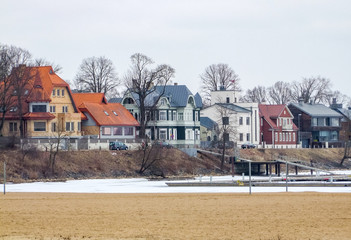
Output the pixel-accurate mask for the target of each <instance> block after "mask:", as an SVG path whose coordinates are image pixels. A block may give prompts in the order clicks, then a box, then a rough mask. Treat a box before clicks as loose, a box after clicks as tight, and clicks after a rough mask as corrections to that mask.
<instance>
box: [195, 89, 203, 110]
mask: <svg viewBox="0 0 351 240" xmlns="http://www.w3.org/2000/svg"><path fill="white" fill-rule="evenodd" d="M195 103H196V106H197V107H199V108H202V106H203V105H202V97H201V96H200V94H199V93H196V94H195Z"/></svg>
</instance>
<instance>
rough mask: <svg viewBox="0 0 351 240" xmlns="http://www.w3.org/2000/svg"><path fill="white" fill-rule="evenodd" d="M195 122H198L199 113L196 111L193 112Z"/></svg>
mask: <svg viewBox="0 0 351 240" xmlns="http://www.w3.org/2000/svg"><path fill="white" fill-rule="evenodd" d="M195 121H196V122H197V121H199V112H198V111H196V112H195Z"/></svg>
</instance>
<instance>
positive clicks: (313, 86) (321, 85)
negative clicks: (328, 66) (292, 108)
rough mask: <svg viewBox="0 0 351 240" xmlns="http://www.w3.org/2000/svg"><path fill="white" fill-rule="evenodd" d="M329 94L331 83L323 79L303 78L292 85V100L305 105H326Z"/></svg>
mask: <svg viewBox="0 0 351 240" xmlns="http://www.w3.org/2000/svg"><path fill="white" fill-rule="evenodd" d="M330 92H331V82H330V80H329V79H327V78H323V77H320V76H318V77H310V78H303V79H302V81H301V82H294V83H293V84H292V98H293V100H294V101H296V102H298V101H299V100H300V99H303V101H304V102H305V103H308V102H312V103H327V102H328V98H329V96H330Z"/></svg>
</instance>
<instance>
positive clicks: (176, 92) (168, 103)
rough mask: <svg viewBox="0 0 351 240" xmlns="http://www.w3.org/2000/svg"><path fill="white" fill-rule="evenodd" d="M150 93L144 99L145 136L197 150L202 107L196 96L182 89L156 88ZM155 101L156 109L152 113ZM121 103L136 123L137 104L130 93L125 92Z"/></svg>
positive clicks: (169, 86) (180, 86) (137, 116)
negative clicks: (145, 116) (145, 115)
mask: <svg viewBox="0 0 351 240" xmlns="http://www.w3.org/2000/svg"><path fill="white" fill-rule="evenodd" d="M154 90H155V91H154V92H153V94H151V95H149V96H148V98H147V99H145V106H146V110H147V118H148V122H147V126H146V135H147V136H148V137H149V138H150V139H151V140H159V141H167V142H169V143H170V144H172V145H173V146H176V147H180V148H182V147H194V146H199V145H200V109H201V107H202V102H201V98H199V95H193V94H192V93H191V92H190V90H189V89H188V88H187V87H186V86H185V85H167V86H165V87H164V89H163V87H160V86H158V87H155V89H154ZM163 90H164V91H163ZM162 93H163V94H162ZM159 97H160V99H159V101H158V102H157V103H156V108H155V109H152V108H151V106H154V103H155V102H154V101H155V99H158V98H159ZM121 103H122V105H123V106H124V107H125V108H126V109H128V111H129V112H130V113H131V114H133V116H134V117H135V118H136V119H137V120H138V121H140V109H139V100H138V96H137V95H136V94H135V93H134V92H132V91H129V92H127V93H126V94H125V96H124V97H123V99H122V102H121Z"/></svg>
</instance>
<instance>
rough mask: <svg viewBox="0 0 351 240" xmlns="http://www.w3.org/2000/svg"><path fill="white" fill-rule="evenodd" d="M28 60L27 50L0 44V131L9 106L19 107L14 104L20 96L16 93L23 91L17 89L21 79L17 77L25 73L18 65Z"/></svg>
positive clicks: (29, 55)
mask: <svg viewBox="0 0 351 240" xmlns="http://www.w3.org/2000/svg"><path fill="white" fill-rule="evenodd" d="M30 61H31V54H30V53H29V52H28V51H27V50H24V49H22V48H18V47H15V46H7V45H1V44H0V113H1V120H0V132H1V131H2V128H3V126H4V121H5V116H6V114H7V113H8V111H10V110H11V108H12V109H14V108H16V107H17V108H19V107H18V106H15V102H16V101H18V98H19V97H20V96H19V95H18V94H17V93H22V94H23V92H22V91H21V89H18V85H19V84H18V83H19V81H21V79H19V78H18V77H21V75H23V74H25V72H24V71H23V70H24V68H23V67H22V68H20V67H19V66H20V65H22V64H26V63H29V62H30ZM21 69H22V70H21ZM10 74H11V77H10ZM13 93H16V94H13Z"/></svg>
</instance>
